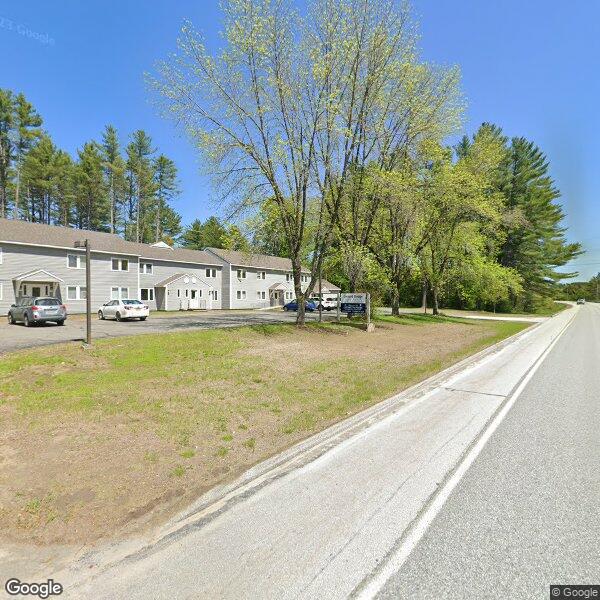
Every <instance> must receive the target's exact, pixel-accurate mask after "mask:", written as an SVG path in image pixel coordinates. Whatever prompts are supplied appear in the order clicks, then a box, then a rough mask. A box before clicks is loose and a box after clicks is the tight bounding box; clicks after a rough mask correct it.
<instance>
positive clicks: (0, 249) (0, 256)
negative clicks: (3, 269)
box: [0, 246, 2, 265]
mask: <svg viewBox="0 0 600 600" xmlns="http://www.w3.org/2000/svg"><path fill="white" fill-rule="evenodd" d="M1 264H2V246H0V265H1Z"/></svg>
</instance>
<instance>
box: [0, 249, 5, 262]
mask: <svg viewBox="0 0 600 600" xmlns="http://www.w3.org/2000/svg"><path fill="white" fill-rule="evenodd" d="M3 260H4V259H3V254H2V246H0V265H1V264H2V261H3Z"/></svg>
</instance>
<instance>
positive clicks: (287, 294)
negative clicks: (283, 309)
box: [285, 292, 293, 300]
mask: <svg viewBox="0 0 600 600" xmlns="http://www.w3.org/2000/svg"><path fill="white" fill-rule="evenodd" d="M285 297H286V299H287V300H291V299H292V298H293V296H292V292H286V293H285Z"/></svg>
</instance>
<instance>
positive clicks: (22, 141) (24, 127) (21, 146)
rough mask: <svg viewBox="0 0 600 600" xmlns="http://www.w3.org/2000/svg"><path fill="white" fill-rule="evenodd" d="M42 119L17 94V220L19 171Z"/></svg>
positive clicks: (15, 210)
mask: <svg viewBox="0 0 600 600" xmlns="http://www.w3.org/2000/svg"><path fill="white" fill-rule="evenodd" d="M41 125H42V118H41V117H40V115H39V114H38V113H37V112H36V111H35V109H34V108H33V106H32V104H31V103H29V102H28V101H27V100H26V98H25V96H24V95H23V94H19V95H18V96H17V97H16V100H15V117H14V127H15V143H14V154H15V170H16V179H17V181H16V187H15V203H14V207H13V211H14V215H15V219H18V218H19V210H20V206H19V200H20V193H21V170H22V163H23V160H24V158H25V155H26V153H27V152H28V151H29V150H30V149H31V148H32V147H33V146H34V145H35V144H36V142H37V141H38V140H39V139H40V137H41V135H42V130H41V129H40V126H41Z"/></svg>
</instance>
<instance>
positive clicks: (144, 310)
mask: <svg viewBox="0 0 600 600" xmlns="http://www.w3.org/2000/svg"><path fill="white" fill-rule="evenodd" d="M149 315H150V309H149V308H148V305H147V304H144V303H143V302H140V301H139V300H111V301H110V302H106V303H105V304H103V305H102V307H101V308H100V310H99V311H98V318H99V319H102V320H103V321H104V319H116V320H117V321H122V320H123V319H139V320H140V321H145V320H146V319H147V318H148V316H149Z"/></svg>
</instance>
